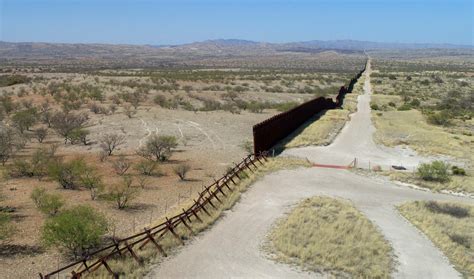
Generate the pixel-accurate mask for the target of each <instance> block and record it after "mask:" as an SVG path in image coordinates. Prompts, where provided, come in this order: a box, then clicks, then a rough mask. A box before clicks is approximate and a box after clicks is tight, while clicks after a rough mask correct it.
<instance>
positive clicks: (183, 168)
mask: <svg viewBox="0 0 474 279" xmlns="http://www.w3.org/2000/svg"><path fill="white" fill-rule="evenodd" d="M190 170H191V166H190V165H188V164H179V165H177V166H175V167H174V168H173V172H174V173H175V174H176V175H177V176H178V177H179V179H181V180H186V174H187V173H188V172H189V171H190Z"/></svg>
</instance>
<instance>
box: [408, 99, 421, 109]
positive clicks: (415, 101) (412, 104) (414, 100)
mask: <svg viewBox="0 0 474 279" xmlns="http://www.w3.org/2000/svg"><path fill="white" fill-rule="evenodd" d="M420 104H421V102H420V100H418V99H416V98H413V100H411V102H410V106H412V107H415V108H417V107H419V106H420Z"/></svg>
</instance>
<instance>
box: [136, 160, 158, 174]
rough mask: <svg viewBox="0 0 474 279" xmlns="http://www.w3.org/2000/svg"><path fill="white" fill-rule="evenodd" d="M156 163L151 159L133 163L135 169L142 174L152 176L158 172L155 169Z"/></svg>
mask: <svg viewBox="0 0 474 279" xmlns="http://www.w3.org/2000/svg"><path fill="white" fill-rule="evenodd" d="M157 166H158V163H157V162H155V161H151V160H142V161H140V162H138V163H137V164H136V165H135V169H136V170H137V171H138V172H139V173H140V174H143V175H148V176H153V175H157V174H159V172H157V171H156V169H157Z"/></svg>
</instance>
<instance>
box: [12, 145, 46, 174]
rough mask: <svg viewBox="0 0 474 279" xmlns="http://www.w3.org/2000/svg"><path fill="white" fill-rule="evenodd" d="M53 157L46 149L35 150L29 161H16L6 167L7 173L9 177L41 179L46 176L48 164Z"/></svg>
mask: <svg viewBox="0 0 474 279" xmlns="http://www.w3.org/2000/svg"><path fill="white" fill-rule="evenodd" d="M53 159H54V155H53V154H52V153H51V151H49V150H47V149H44V148H42V149H38V150H36V151H35V152H34V153H33V155H32V156H31V158H30V159H29V160H25V159H16V160H14V161H13V163H12V164H11V165H9V166H8V168H7V172H8V175H9V176H10V177H14V178H16V177H34V176H36V177H42V176H44V175H46V174H47V168H48V165H49V163H50V162H51V161H52V160H53Z"/></svg>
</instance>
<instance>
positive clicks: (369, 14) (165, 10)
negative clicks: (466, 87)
mask: <svg viewBox="0 0 474 279" xmlns="http://www.w3.org/2000/svg"><path fill="white" fill-rule="evenodd" d="M473 14H474V1H473V0H431V1H429V0H412V1H410V0H398V1H388V0H365V1H356V0H325V1H318V0H313V1H309V0H287V1H281V0H253V1H252V0H240V1H237V0H203V1H197V0H195V1H193V0H162V1H160V0H155V1H152V0H83V1H79V0H0V17H1V18H0V40H2V41H13V42H21V41H41V42H66V43H126V44H128V43H130V44H156V45H158V44H180V43H188V42H193V41H201V40H206V39H218V38H237V39H248V40H255V41H267V42H291V41H307V40H334V39H353V40H370V41H379V42H409V43H423V42H428V43H454V44H469V45H473V44H474V42H473V26H474V19H473Z"/></svg>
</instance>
